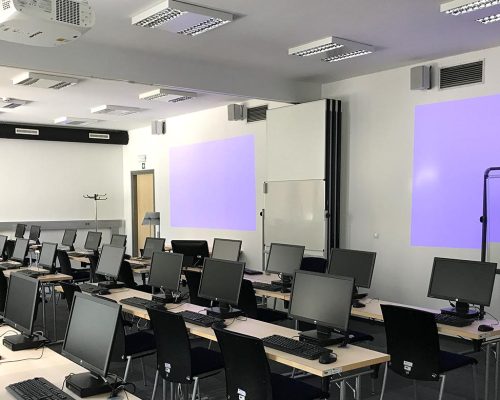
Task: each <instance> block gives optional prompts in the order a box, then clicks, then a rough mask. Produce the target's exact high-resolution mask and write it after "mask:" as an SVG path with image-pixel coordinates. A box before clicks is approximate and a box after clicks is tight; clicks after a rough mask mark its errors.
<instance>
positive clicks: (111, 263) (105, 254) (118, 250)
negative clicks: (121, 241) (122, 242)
mask: <svg viewBox="0 0 500 400" xmlns="http://www.w3.org/2000/svg"><path fill="white" fill-rule="evenodd" d="M124 254H125V247H115V246H110V245H109V244H105V245H104V246H102V251H101V256H100V257H99V263H98V264H97V270H96V272H97V273H98V274H100V275H104V276H105V277H107V278H111V279H118V275H119V274H120V268H121V266H122V262H123V256H124Z"/></svg>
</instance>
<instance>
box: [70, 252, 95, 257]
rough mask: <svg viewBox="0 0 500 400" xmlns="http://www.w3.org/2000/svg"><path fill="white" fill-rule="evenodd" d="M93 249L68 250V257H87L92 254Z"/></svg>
mask: <svg viewBox="0 0 500 400" xmlns="http://www.w3.org/2000/svg"><path fill="white" fill-rule="evenodd" d="M93 254H94V252H93V251H85V252H83V251H68V256H70V257H88V256H91V255H93Z"/></svg>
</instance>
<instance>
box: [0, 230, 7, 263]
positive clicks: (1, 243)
mask: <svg viewBox="0 0 500 400" xmlns="http://www.w3.org/2000/svg"><path fill="white" fill-rule="evenodd" d="M7 239H8V237H7V236H5V235H0V260H2V257H3V252H4V251H5V245H6V243H7Z"/></svg>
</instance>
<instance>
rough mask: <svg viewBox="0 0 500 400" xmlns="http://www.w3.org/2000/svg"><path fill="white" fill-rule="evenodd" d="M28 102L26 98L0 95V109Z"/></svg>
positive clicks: (19, 105) (15, 106) (7, 108)
mask: <svg viewBox="0 0 500 400" xmlns="http://www.w3.org/2000/svg"><path fill="white" fill-rule="evenodd" d="M28 103H29V102H28V101H26V100H18V99H11V98H9V97H0V109H3V110H12V109H14V108H17V107H21V106H24V105H25V104H28Z"/></svg>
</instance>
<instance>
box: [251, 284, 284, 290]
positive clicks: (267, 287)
mask: <svg viewBox="0 0 500 400" xmlns="http://www.w3.org/2000/svg"><path fill="white" fill-rule="evenodd" d="M252 286H253V288H254V289H260V290H268V291H270V292H279V291H281V289H282V288H281V286H278V285H273V284H271V283H263V282H252Z"/></svg>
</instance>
